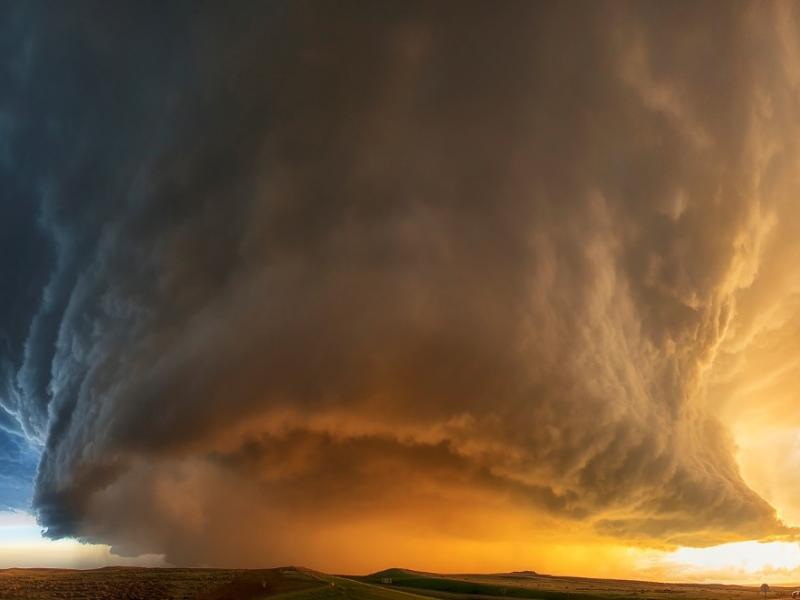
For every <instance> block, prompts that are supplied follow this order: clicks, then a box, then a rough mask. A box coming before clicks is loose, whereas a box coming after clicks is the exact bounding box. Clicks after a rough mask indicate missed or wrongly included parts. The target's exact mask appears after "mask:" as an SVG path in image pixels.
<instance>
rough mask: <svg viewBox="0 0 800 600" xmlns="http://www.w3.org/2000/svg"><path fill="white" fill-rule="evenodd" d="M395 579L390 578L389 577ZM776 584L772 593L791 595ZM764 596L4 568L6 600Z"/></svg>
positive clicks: (598, 584) (607, 582)
mask: <svg viewBox="0 0 800 600" xmlns="http://www.w3.org/2000/svg"><path fill="white" fill-rule="evenodd" d="M389 581H391V583H389ZM791 590H792V589H791V588H780V587H774V588H773V589H772V591H771V592H770V594H769V595H768V596H767V600H771V599H775V598H786V597H788V598H791ZM505 597H508V598H517V599H530V600H537V599H538V600H672V599H675V598H679V599H681V600H704V599H708V600H762V596H761V595H760V594H759V593H758V589H757V588H756V587H748V586H737V585H712V584H674V583H657V582H649V581H627V580H617V579H588V578H582V577H554V576H549V575H538V574H536V573H532V572H528V571H526V572H523V573H502V574H497V575H440V574H436V573H421V572H417V571H409V570H405V569H388V570H386V571H381V572H379V573H374V574H372V575H368V576H365V577H361V576H352V577H340V576H332V575H325V574H323V573H318V572H315V571H310V570H307V569H299V568H294V567H287V568H280V569H262V570H231V569H145V568H127V567H112V568H105V569H96V570H90V571H72V570H61V569H7V570H0V600H90V599H91V600H263V599H266V598H269V599H270V600H431V599H433V598H436V599H439V600H501V598H505Z"/></svg>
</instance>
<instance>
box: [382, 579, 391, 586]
mask: <svg viewBox="0 0 800 600" xmlns="http://www.w3.org/2000/svg"><path fill="white" fill-rule="evenodd" d="M381 583H382V584H383V585H392V578H391V577H381Z"/></svg>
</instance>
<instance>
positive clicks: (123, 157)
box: [0, 2, 797, 564]
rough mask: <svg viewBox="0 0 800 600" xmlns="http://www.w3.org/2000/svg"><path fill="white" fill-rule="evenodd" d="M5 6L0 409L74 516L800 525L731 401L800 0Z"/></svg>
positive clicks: (677, 530)
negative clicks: (745, 472)
mask: <svg viewBox="0 0 800 600" xmlns="http://www.w3.org/2000/svg"><path fill="white" fill-rule="evenodd" d="M4 10H10V11H11V12H12V13H13V15H12V18H9V19H3V23H5V25H4V26H3V27H4V31H3V35H2V40H3V42H2V43H3V48H4V52H3V54H4V55H5V56H7V57H8V60H6V61H5V63H4V67H3V68H4V75H3V77H4V78H5V79H7V80H8V81H9V82H10V85H8V86H4V87H3V89H4V90H6V91H4V92H2V93H0V99H2V105H0V106H1V107H2V110H0V114H2V115H6V117H5V118H4V120H0V123H6V122H7V123H10V125H7V126H4V127H6V128H7V129H8V132H9V133H8V135H7V136H5V137H6V139H7V140H8V141H7V142H5V144H4V146H2V148H3V152H2V153H0V156H2V157H5V158H3V159H2V160H0V167H2V169H3V170H2V173H3V174H2V180H3V199H2V207H1V208H0V211H2V215H3V217H4V218H3V220H2V226H0V227H2V234H3V238H2V257H0V274H2V285H3V289H4V290H11V293H4V294H3V296H2V298H0V309H1V310H0V331H1V332H2V340H3V347H2V355H0V361H2V362H0V365H2V371H1V372H2V375H3V378H2V381H1V382H0V386H2V387H0V390H2V392H1V393H0V398H1V399H2V403H3V406H4V407H6V410H7V411H8V412H9V413H11V414H13V415H14V416H15V417H16V419H15V422H17V423H19V425H18V426H16V427H17V430H20V431H24V433H25V435H26V436H27V438H28V439H29V440H30V443H31V444H32V445H33V446H34V447H38V448H39V450H40V452H41V461H40V464H39V468H38V474H37V477H36V483H35V497H34V503H33V506H34V509H35V510H36V511H37V514H38V517H39V520H40V522H41V524H42V525H43V527H45V528H46V531H47V534H48V535H50V536H51V537H62V536H75V537H79V538H82V539H86V540H89V541H93V542H103V543H109V544H112V545H113V546H114V548H115V549H116V551H119V552H125V553H133V554H136V553H143V552H156V553H165V554H166V555H167V559H168V560H169V561H172V562H175V563H186V564H201V563H218V564H219V563H223V562H225V563H235V564H259V563H263V562H264V561H265V560H266V561H268V562H269V561H274V562H277V561H287V562H288V561H290V560H292V559H295V558H299V560H298V562H304V561H303V558H302V555H303V552H304V549H305V551H306V552H308V553H309V555H312V556H313V555H314V548H315V547H316V545H317V544H318V543H319V538H320V536H321V535H325V532H329V530H330V527H331V523H335V524H336V528H337V529H336V530H337V531H339V532H340V533H341V532H342V531H344V532H346V531H348V528H351V530H352V531H360V530H361V529H360V528H361V527H364V526H365V524H366V523H389V522H391V523H404V524H405V525H404V526H407V527H411V528H415V527H416V528H421V529H429V530H431V531H435V532H437V533H440V534H441V535H443V536H448V535H452V534H453V531H452V530H453V529H459V527H460V525H459V524H463V523H467V522H469V521H470V518H471V517H472V516H474V515H475V514H477V513H479V512H481V513H482V512H483V511H487V510H504V511H506V512H508V513H509V514H519V515H529V514H530V515H540V516H541V518H542V519H548V520H551V521H552V522H559V521H564V522H584V523H588V524H589V526H590V527H591V528H592V529H593V530H594V531H595V532H597V533H598V534H599V535H608V536H612V537H616V538H620V539H623V540H628V541H631V540H632V541H636V542H637V543H648V544H675V543H681V544H695V545H698V544H699V545H702V544H709V543H716V542H720V541H725V540H731V539H745V538H746V539H752V538H764V537H768V536H775V535H786V534H789V533H791V530H790V529H789V528H787V527H786V526H785V525H784V524H783V523H781V522H780V521H779V520H778V518H777V516H776V513H775V510H774V509H773V508H772V507H771V506H770V505H769V504H768V503H767V502H766V501H765V500H763V499H762V498H760V497H759V496H758V495H757V494H756V493H755V492H753V491H752V490H750V489H749V488H748V486H747V485H746V484H745V482H744V481H743V480H742V478H741V476H740V475H739V471H738V467H737V464H736V460H735V451H734V445H733V442H732V440H731V438H730V435H729V433H728V432H727V430H726V429H725V427H724V426H723V425H722V423H721V422H720V421H719V420H718V419H717V417H716V415H715V410H714V407H713V405H710V404H709V402H708V401H707V395H706V394H705V386H706V373H707V372H708V370H709V369H710V368H711V366H712V365H713V364H714V360H715V357H716V354H717V351H718V348H719V346H720V344H721V342H722V341H723V340H724V339H725V336H726V332H727V331H728V328H729V326H730V324H731V323H732V322H733V320H734V319H735V318H736V314H737V313H736V298H737V295H738V294H739V292H740V290H742V289H746V288H749V287H751V286H752V285H753V284H754V281H755V280H756V275H757V272H758V265H759V260H760V256H761V254H760V252H761V247H762V244H763V243H764V240H765V239H767V236H768V233H769V231H770V224H771V223H773V222H774V220H775V219H776V215H779V214H780V213H781V211H783V210H785V208H786V207H785V205H784V204H781V198H782V196H781V195H780V191H781V190H782V189H783V187H782V186H784V185H785V182H786V181H787V180H788V177H789V175H787V173H789V172H790V171H791V163H790V161H787V160H785V159H784V158H783V157H784V156H785V155H787V154H789V153H791V152H792V151H794V150H795V148H794V145H795V142H794V141H793V138H792V135H790V132H793V131H794V128H795V127H796V124H797V102H796V91H795V87H794V83H793V81H792V78H791V77H790V71H791V69H792V68H793V67H794V66H796V58H797V57H796V56H795V54H794V53H793V52H792V49H793V47H792V46H791V44H792V43H793V40H794V36H795V31H794V29H793V28H792V27H793V25H794V22H795V20H796V15H794V14H793V9H792V7H790V6H788V5H784V4H770V5H767V6H764V7H763V9H762V10H759V11H756V10H755V7H754V5H747V4H740V3H671V4H662V3H636V4H626V3H593V2H592V3H589V2H587V3H581V2H576V3H559V4H555V3H553V4H551V3H513V2H512V3H507V4H503V5H502V6H499V5H497V4H495V3H490V2H487V3H472V2H470V3H453V4H448V3H431V4H424V3H414V2H397V3H395V2H380V3H370V4H364V3H340V4H336V5H334V4H330V3H315V2H311V3H307V2H292V3H281V2H276V3H260V2H259V3H247V2H245V3H237V4H236V5H235V6H223V5H222V4H218V3H216V4H215V3H209V4H204V3H187V4H182V3H170V4H168V5H165V6H161V5H157V4H145V3H130V4H124V3H123V4H116V5H114V6H110V5H106V4H103V3H97V4H92V3H84V4H81V5H79V6H78V7H77V8H76V7H74V6H72V7H70V8H69V10H67V9H66V8H61V7H59V6H53V5H29V6H26V7H22V8H13V9H8V8H7V9H4ZM786 22H789V23H790V24H791V26H790V27H788V28H787V27H786V26H784V25H785V23H786ZM776 32H777V33H776ZM794 138H795V139H796V136H794ZM775 147H778V148H779V149H780V151H770V149H772V148H775ZM9 439H11V438H9ZM400 498H402V500H401V499H400ZM444 513H449V514H450V515H451V516H452V519H451V520H450V521H448V520H447V519H443V518H442V517H443V515H444ZM448 523H449V525H448ZM253 530H257V531H261V532H268V534H266V535H263V536H252V535H249V534H248V532H252V531H253ZM475 535H476V536H479V535H481V534H479V533H476V534H475ZM334 537H335V536H334Z"/></svg>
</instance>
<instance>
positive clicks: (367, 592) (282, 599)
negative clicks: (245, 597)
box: [270, 576, 430, 600]
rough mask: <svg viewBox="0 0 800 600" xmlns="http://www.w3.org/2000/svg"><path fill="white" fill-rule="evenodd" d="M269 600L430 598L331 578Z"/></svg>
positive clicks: (427, 599) (396, 599)
mask: <svg viewBox="0 0 800 600" xmlns="http://www.w3.org/2000/svg"><path fill="white" fill-rule="evenodd" d="M331 584H332V585H331ZM270 600H430V598H429V597H425V596H421V595H419V594H414V593H411V592H406V591H404V590H394V589H389V588H385V587H380V586H377V585H371V584H369V583H364V582H361V581H355V580H353V579H346V578H344V577H333V576H331V577H327V578H325V581H324V584H323V585H321V586H319V587H316V588H313V589H310V590H301V591H297V592H287V593H284V594H278V595H273V596H270Z"/></svg>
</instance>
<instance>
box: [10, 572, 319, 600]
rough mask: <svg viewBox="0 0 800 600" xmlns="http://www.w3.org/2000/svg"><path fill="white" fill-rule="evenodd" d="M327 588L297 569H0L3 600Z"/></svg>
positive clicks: (166, 598) (239, 597) (225, 599)
mask: <svg viewBox="0 0 800 600" xmlns="http://www.w3.org/2000/svg"><path fill="white" fill-rule="evenodd" d="M323 585H327V583H326V582H325V581H323V580H322V579H320V578H319V576H318V575H317V574H315V573H313V572H311V571H305V570H302V569H293V568H287V569H263V570H233V569H145V568H134V567H110V568H104V569H95V570H90V571H73V570H66V569H6V570H0V600H23V599H24V600H90V599H91V600H106V599H108V600H112V599H113V600H257V599H259V598H265V597H270V596H275V595H278V594H282V593H292V592H297V591H302V590H308V589H314V588H319V587H321V586H323Z"/></svg>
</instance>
